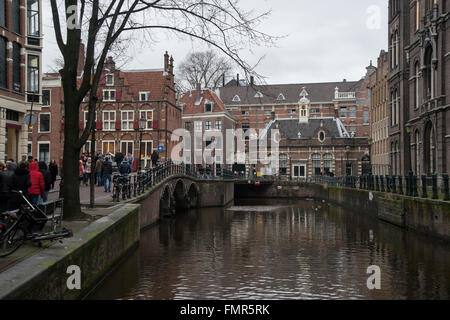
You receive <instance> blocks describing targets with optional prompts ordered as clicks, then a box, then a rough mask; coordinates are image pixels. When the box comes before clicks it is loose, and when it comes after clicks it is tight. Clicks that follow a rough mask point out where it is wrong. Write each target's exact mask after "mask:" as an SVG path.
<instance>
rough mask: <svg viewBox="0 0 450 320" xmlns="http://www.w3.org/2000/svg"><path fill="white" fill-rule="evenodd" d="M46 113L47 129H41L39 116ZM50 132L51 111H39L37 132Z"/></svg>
mask: <svg viewBox="0 0 450 320" xmlns="http://www.w3.org/2000/svg"><path fill="white" fill-rule="evenodd" d="M43 115H48V131H42V130H41V116H43ZM50 132H52V113H51V112H40V113H39V116H38V133H50Z"/></svg>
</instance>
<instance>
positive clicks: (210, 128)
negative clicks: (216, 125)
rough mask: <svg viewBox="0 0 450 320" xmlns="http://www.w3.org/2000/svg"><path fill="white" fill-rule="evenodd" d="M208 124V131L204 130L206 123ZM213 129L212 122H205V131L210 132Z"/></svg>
mask: <svg viewBox="0 0 450 320" xmlns="http://www.w3.org/2000/svg"><path fill="white" fill-rule="evenodd" d="M207 122H209V129H206V123H207ZM212 129H213V126H212V121H211V120H205V131H211V130H212Z"/></svg>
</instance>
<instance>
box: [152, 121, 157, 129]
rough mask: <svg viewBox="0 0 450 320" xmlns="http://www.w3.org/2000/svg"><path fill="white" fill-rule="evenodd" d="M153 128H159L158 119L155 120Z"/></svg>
mask: <svg viewBox="0 0 450 320" xmlns="http://www.w3.org/2000/svg"><path fill="white" fill-rule="evenodd" d="M153 129H158V120H154V121H153Z"/></svg>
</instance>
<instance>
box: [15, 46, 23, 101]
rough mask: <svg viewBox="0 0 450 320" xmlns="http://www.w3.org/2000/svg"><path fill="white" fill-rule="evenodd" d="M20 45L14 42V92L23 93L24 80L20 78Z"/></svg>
mask: <svg viewBox="0 0 450 320" xmlns="http://www.w3.org/2000/svg"><path fill="white" fill-rule="evenodd" d="M20 49H21V47H20V44H18V43H17V42H13V90H14V91H16V92H22V79H21V77H20Z"/></svg>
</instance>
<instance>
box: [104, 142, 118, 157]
mask: <svg viewBox="0 0 450 320" xmlns="http://www.w3.org/2000/svg"><path fill="white" fill-rule="evenodd" d="M105 143H108V144H109V143H113V145H114V152H110V153H112V154H115V153H116V142H115V141H114V140H102V153H103V154H106V152H105V149H104V146H105Z"/></svg>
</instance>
